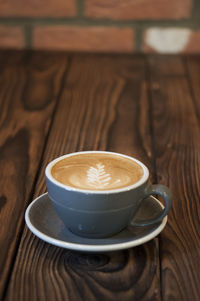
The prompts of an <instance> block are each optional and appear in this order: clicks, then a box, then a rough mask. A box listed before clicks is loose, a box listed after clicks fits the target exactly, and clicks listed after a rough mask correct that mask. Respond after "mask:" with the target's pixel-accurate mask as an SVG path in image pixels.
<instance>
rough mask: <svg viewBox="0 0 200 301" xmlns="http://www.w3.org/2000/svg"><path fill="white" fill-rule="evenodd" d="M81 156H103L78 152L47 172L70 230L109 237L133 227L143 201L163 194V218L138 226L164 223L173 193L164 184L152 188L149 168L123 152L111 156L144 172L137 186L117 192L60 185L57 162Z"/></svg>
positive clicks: (54, 200) (50, 188)
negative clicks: (84, 154) (133, 220)
mask: <svg viewBox="0 0 200 301" xmlns="http://www.w3.org/2000/svg"><path fill="white" fill-rule="evenodd" d="M81 153H99V152H98V151H88V152H76V153H71V154H67V155H64V156H61V157H59V158H57V159H55V160H53V161H51V162H50V163H49V164H48V165H47V167H46V170H45V177H46V184H47V191H48V195H49V198H50V200H51V202H52V204H53V207H54V208H55V210H56V212H57V214H58V215H59V217H60V218H61V220H62V221H63V222H64V224H65V225H66V227H67V228H68V229H69V230H71V231H72V232H73V233H75V234H77V235H79V236H83V237H88V238H101V237H108V236H111V235H113V234H116V233H118V232H120V231H121V230H123V229H124V228H125V227H127V226H128V225H130V223H131V220H132V219H133V218H134V215H135V214H136V213H137V211H138V209H139V207H140V205H141V202H142V200H144V199H145V198H147V197H149V196H150V195H160V196H162V197H163V199H164V203H165V207H164V209H163V211H162V213H161V215H160V216H158V217H156V218H154V219H152V220H147V221H145V222H142V223H141V224H139V225H138V226H147V225H152V224H155V223H158V222H161V221H162V219H163V218H164V217H165V216H166V215H167V213H168V211H169V209H170V207H171V202H172V194H171V192H170V190H169V189H168V188H167V187H166V186H164V185H159V184H157V185H149V184H148V180H149V171H148V168H147V167H146V166H145V165H144V164H143V163H142V162H140V161H138V160H136V159H134V158H132V157H129V156H126V155H122V154H119V153H112V152H101V153H109V154H114V155H117V156H122V157H126V158H129V159H131V160H133V161H135V162H136V163H138V164H139V165H140V166H141V167H142V169H143V176H142V178H141V179H140V180H139V181H138V182H136V183H135V184H133V185H130V186H127V187H123V188H120V189H115V190H103V191H96V190H93V191H92V190H82V189H78V188H73V187H71V186H66V185H64V184H62V183H60V182H58V181H57V180H56V179H55V178H54V177H53V176H52V174H51V169H52V167H53V166H54V164H55V163H57V162H58V161H60V160H62V159H64V158H65V157H68V156H73V155H77V154H81Z"/></svg>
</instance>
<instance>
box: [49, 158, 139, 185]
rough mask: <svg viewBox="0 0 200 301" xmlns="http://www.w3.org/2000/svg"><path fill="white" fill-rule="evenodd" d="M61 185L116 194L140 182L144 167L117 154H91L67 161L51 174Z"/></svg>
mask: <svg viewBox="0 0 200 301" xmlns="http://www.w3.org/2000/svg"><path fill="white" fill-rule="evenodd" d="M51 173H52V176H53V177H54V178H55V179H56V180H57V181H59V182H60V183H62V184H64V185H67V186H71V187H74V188H79V189H85V190H112V189H117V188H122V187H126V186H129V185H132V184H134V183H136V182H138V181H139V180H140V179H141V177H142V176H143V169H142V167H141V166H140V165H139V164H137V163H136V162H135V161H133V160H131V159H128V158H125V157H122V156H117V155H113V154H104V153H95V154H93V153H89V154H87V153H86V154H83V153H82V154H78V155H73V156H69V157H66V158H64V159H62V160H60V161H58V162H57V163H56V164H55V165H54V166H53V167H52V170H51Z"/></svg>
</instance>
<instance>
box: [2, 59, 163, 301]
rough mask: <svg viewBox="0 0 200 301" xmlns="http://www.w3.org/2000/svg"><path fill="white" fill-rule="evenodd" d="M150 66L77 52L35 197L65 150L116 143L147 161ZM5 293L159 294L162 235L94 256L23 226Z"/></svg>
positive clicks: (23, 296)
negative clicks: (50, 167)
mask: <svg viewBox="0 0 200 301" xmlns="http://www.w3.org/2000/svg"><path fill="white" fill-rule="evenodd" d="M145 71H146V69H145V62H144V59H143V58H138V57H136V58H134V57H133V58H131V57H130V58H129V57H123V56H112V57H111V56H100V55H99V56H93V55H90V56H87V55H81V56H75V57H74V58H73V60H72V63H71V66H70V70H69V74H68V76H67V78H66V85H65V89H64V91H63V93H62V97H61V99H60V102H59V104H58V107H57V111H56V114H55V118H54V121H53V124H52V128H51V132H50V135H49V138H48V141H47V145H46V148H45V152H44V157H43V164H42V167H41V171H40V174H39V177H38V181H37V185H36V189H35V194H34V197H35V196H37V195H39V194H41V193H42V192H44V191H45V183H44V167H45V166H46V164H47V162H49V161H50V160H52V159H53V158H55V157H57V156H59V155H62V154H64V153H68V152H72V151H79V150H89V149H90V150H91V149H94V150H96V149H100V150H112V151H119V152H123V153H126V154H130V155H134V156H136V157H137V158H139V159H141V160H143V161H144V162H145V163H146V164H147V165H148V166H149V165H150V158H151V147H150V133H149V121H148V112H149V108H148V101H147V86H146V85H147V83H146V80H145V76H146V75H145ZM6 300H12V301H14V300H70V301H71V300H77V301H78V300H124V301H127V300H160V283H159V257H158V243H157V239H154V240H153V241H151V242H149V243H147V244H145V245H143V246H140V247H137V248H134V249H130V250H126V251H123V252H115V253H110V254H101V255H98V254H95V255H89V254H80V253H76V252H71V251H67V250H64V249H59V248H56V247H53V246H51V245H49V244H46V243H44V242H42V241H41V240H39V239H38V238H36V237H35V236H34V235H32V234H31V233H30V231H28V230H27V228H25V230H24V233H23V236H22V240H21V243H20V246H19V252H18V255H17V258H16V262H15V266H14V270H13V273H12V277H11V280H10V282H9V287H8V290H7V295H6Z"/></svg>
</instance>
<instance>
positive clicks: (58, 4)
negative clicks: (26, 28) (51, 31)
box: [0, 0, 76, 17]
mask: <svg viewBox="0 0 200 301" xmlns="http://www.w3.org/2000/svg"><path fill="white" fill-rule="evenodd" d="M75 14H76V0H42V1H39V0H36V1H35V0H31V1H27V0H6V1H0V16H1V17H62V16H63V17H64V16H74V15H75Z"/></svg>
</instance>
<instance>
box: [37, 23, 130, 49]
mask: <svg viewBox="0 0 200 301" xmlns="http://www.w3.org/2000/svg"><path fill="white" fill-rule="evenodd" d="M133 45H134V32H133V30H132V29H130V28H116V27H92V28H91V27H64V26H45V27H36V28H35V29H34V31H33V47H34V48H35V49H54V50H70V51H96V52H131V51H132V50H133Z"/></svg>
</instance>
